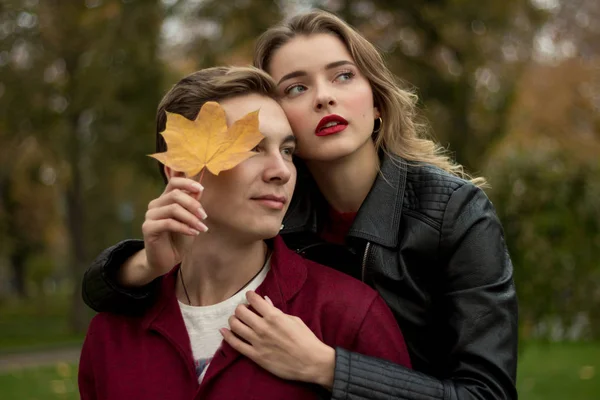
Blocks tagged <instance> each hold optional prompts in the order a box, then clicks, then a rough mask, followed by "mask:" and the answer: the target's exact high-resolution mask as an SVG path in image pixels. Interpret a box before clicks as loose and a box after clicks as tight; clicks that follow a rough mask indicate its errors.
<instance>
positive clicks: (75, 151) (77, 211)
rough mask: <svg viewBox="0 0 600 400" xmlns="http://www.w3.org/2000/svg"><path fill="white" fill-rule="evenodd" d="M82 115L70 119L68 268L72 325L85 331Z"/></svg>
mask: <svg viewBox="0 0 600 400" xmlns="http://www.w3.org/2000/svg"><path fill="white" fill-rule="evenodd" d="M78 120H79V114H78V113H77V114H75V115H73V116H72V118H71V124H70V128H71V135H70V137H71V140H70V143H69V146H68V150H67V151H68V154H67V157H68V160H69V164H70V165H71V184H70V186H69V187H68V189H67V193H66V195H67V223H68V228H69V237H70V239H71V240H70V241H71V260H70V265H69V271H70V275H71V279H72V280H73V301H72V303H71V316H70V321H69V322H70V327H71V329H72V330H73V332H84V331H85V329H86V327H87V322H88V321H87V318H86V309H85V304H84V303H83V299H82V297H81V280H82V278H83V271H84V268H85V265H86V250H85V224H84V221H85V215H84V213H85V212H84V210H85V209H84V200H83V189H82V185H81V183H82V182H81V170H80V164H81V148H80V145H81V144H80V142H79V138H78V134H77V129H78Z"/></svg>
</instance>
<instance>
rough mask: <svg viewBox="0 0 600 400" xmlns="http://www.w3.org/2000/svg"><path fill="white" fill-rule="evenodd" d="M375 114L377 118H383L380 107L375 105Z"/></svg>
mask: <svg viewBox="0 0 600 400" xmlns="http://www.w3.org/2000/svg"><path fill="white" fill-rule="evenodd" d="M373 114H375V118H374V119H377V118H381V113H380V112H379V108H378V107H373Z"/></svg>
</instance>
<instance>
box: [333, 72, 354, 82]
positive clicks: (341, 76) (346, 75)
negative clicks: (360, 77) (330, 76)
mask: <svg viewBox="0 0 600 400" xmlns="http://www.w3.org/2000/svg"><path fill="white" fill-rule="evenodd" d="M352 78H354V73H353V72H350V71H348V72H342V73H341V74H339V75H338V76H336V77H335V79H336V80H337V81H341V82H345V81H349V80H350V79H352Z"/></svg>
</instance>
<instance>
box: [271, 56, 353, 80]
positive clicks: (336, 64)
mask: <svg viewBox="0 0 600 400" xmlns="http://www.w3.org/2000/svg"><path fill="white" fill-rule="evenodd" d="M342 65H352V66H355V67H356V64H354V63H353V62H352V61H348V60H341V61H334V62H332V63H329V64H327V65H326V66H325V69H332V68H336V67H341V66H342ZM306 75H308V74H307V73H306V71H302V70H299V71H294V72H290V73H289V74H285V75H284V76H282V77H281V79H280V80H279V82H277V86H279V85H280V84H281V82H283V81H285V80H288V79H292V78H298V77H300V76H306Z"/></svg>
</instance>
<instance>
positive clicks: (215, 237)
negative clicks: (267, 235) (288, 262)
mask: <svg viewBox="0 0 600 400" xmlns="http://www.w3.org/2000/svg"><path fill="white" fill-rule="evenodd" d="M223 237H227V236H226V235H222V234H215V233H214V232H212V233H209V234H201V235H199V236H198V237H197V238H196V240H195V241H194V244H193V245H192V248H191V250H190V251H189V253H188V254H186V255H185V256H184V257H183V262H182V263H181V271H180V274H181V276H180V279H178V280H177V297H178V299H179V300H180V301H182V302H183V303H186V304H188V303H189V301H188V299H187V296H186V293H185V290H184V285H183V284H182V279H181V278H183V282H185V289H187V294H188V295H189V298H190V300H191V305H193V306H208V305H213V304H217V303H220V302H222V301H224V300H227V299H228V298H230V297H231V296H233V295H234V294H235V293H236V292H238V291H239V290H240V289H241V288H242V287H244V286H245V285H246V284H247V283H249V281H250V280H252V278H253V277H254V276H256V274H257V273H258V272H259V271H260V270H261V269H262V267H263V266H264V264H265V261H266V260H265V257H266V253H267V245H266V244H265V242H264V241H255V242H252V243H232V242H230V241H227V240H223V239H222V238H223Z"/></svg>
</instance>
